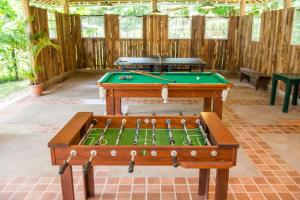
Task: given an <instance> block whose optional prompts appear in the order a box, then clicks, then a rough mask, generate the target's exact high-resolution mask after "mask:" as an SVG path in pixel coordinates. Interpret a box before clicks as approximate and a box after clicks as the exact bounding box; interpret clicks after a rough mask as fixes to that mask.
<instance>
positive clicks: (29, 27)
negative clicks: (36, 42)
mask: <svg viewBox="0 0 300 200" xmlns="http://www.w3.org/2000/svg"><path fill="white" fill-rule="evenodd" d="M22 7H23V12H24V17H25V19H28V18H29V17H30V16H31V14H30V6H29V0H22ZM26 28H27V34H28V35H30V36H31V35H32V34H33V28H32V23H31V22H29V23H27V27H26Z"/></svg>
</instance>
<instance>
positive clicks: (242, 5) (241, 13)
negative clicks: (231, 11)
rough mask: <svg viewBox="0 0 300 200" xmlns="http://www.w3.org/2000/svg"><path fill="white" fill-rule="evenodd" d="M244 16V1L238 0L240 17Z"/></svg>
mask: <svg viewBox="0 0 300 200" xmlns="http://www.w3.org/2000/svg"><path fill="white" fill-rule="evenodd" d="M244 15H246V0H240V16H244Z"/></svg>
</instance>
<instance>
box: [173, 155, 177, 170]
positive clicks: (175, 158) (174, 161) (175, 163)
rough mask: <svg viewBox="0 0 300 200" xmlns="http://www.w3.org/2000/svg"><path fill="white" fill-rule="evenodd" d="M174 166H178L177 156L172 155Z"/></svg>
mask: <svg viewBox="0 0 300 200" xmlns="http://www.w3.org/2000/svg"><path fill="white" fill-rule="evenodd" d="M172 163H173V167H178V162H177V156H172Z"/></svg>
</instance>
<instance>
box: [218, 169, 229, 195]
mask: <svg viewBox="0 0 300 200" xmlns="http://www.w3.org/2000/svg"><path fill="white" fill-rule="evenodd" d="M228 178H229V169H217V177H216V189H215V200H226V199H227V191H228Z"/></svg>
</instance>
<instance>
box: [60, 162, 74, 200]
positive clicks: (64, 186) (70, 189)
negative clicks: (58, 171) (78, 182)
mask: <svg viewBox="0 0 300 200" xmlns="http://www.w3.org/2000/svg"><path fill="white" fill-rule="evenodd" d="M60 184H61V193H62V198H63V199H68V200H75V194H74V185H73V173H72V166H71V165H69V166H68V167H67V168H66V169H65V171H64V173H63V174H62V175H60Z"/></svg>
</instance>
